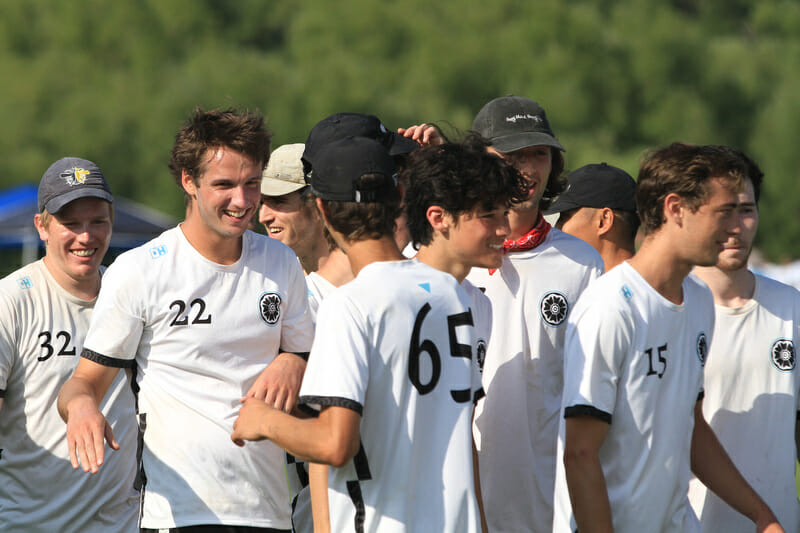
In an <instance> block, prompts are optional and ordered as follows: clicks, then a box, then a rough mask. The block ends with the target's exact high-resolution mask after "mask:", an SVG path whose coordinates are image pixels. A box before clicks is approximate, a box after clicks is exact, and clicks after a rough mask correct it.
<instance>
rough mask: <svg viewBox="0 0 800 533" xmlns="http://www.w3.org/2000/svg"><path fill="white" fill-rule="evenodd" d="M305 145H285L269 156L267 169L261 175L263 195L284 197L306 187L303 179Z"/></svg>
mask: <svg viewBox="0 0 800 533" xmlns="http://www.w3.org/2000/svg"><path fill="white" fill-rule="evenodd" d="M305 147H306V145H305V144H303V143H295V144H284V145H282V146H279V147H277V148H276V149H275V150H274V151H273V152H272V154H271V155H270V156H269V163H268V164H267V168H265V169H264V172H263V173H262V174H261V178H262V179H261V194H263V195H264V196H283V195H284V194H289V193H290V192H294V191H299V190H300V189H302V188H303V187H305V186H306V180H305V178H304V177H303V162H302V161H301V160H300V158H301V157H302V155H303V150H305Z"/></svg>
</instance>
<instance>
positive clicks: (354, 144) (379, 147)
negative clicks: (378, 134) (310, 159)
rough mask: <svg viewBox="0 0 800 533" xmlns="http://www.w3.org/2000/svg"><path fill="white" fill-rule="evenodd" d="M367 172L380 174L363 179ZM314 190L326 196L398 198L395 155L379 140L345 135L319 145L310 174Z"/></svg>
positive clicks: (337, 198) (352, 199)
mask: <svg viewBox="0 0 800 533" xmlns="http://www.w3.org/2000/svg"><path fill="white" fill-rule="evenodd" d="M366 174H373V175H376V176H377V179H375V180H369V181H368V182H366V183H364V182H363V181H362V180H361V178H362V177H363V176H364V175H366ZM308 179H309V184H310V185H311V190H312V192H313V193H314V195H315V196H317V197H319V198H322V199H323V200H334V201H338V202H376V203H383V202H389V201H393V200H397V199H399V191H398V189H397V172H396V170H395V166H394V161H393V160H392V156H391V155H389V152H388V150H387V149H386V147H385V146H384V145H383V144H381V143H379V142H378V141H375V140H372V139H368V138H366V137H345V138H344V139H340V140H338V141H335V142H331V143H328V144H326V145H325V146H323V147H321V148H320V151H319V153H318V154H316V156H315V158H314V170H313V171H312V172H311V175H310V176H309V177H308Z"/></svg>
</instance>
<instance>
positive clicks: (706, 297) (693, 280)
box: [683, 272, 714, 308]
mask: <svg viewBox="0 0 800 533" xmlns="http://www.w3.org/2000/svg"><path fill="white" fill-rule="evenodd" d="M683 288H684V291H686V292H687V295H686V298H687V299H692V300H699V301H700V302H701V303H702V304H703V305H708V306H710V307H712V308H713V306H714V295H713V294H712V293H711V289H709V288H708V285H706V282H705V281H703V280H702V279H700V277H699V276H697V275H696V274H695V273H694V272H691V273H690V274H689V275H688V276H686V279H685V280H684V281H683Z"/></svg>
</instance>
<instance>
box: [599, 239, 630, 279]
mask: <svg viewBox="0 0 800 533" xmlns="http://www.w3.org/2000/svg"><path fill="white" fill-rule="evenodd" d="M598 252H600V256H601V257H602V258H603V263H604V265H605V271H606V272H608V271H609V270H611V269H612V268H614V267H615V266H617V265H619V264H620V263H622V262H625V261H627V260H628V259H630V258H632V257H633V255H634V250H633V247H626V246H619V245H618V244H616V243H613V242H610V241H607V240H603V239H601V240H600V249H599V250H598Z"/></svg>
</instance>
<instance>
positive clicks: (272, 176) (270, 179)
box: [258, 143, 330, 274]
mask: <svg viewBox="0 0 800 533" xmlns="http://www.w3.org/2000/svg"><path fill="white" fill-rule="evenodd" d="M304 149H305V144H303V143H295V144H284V145H283V146H279V147H278V148H276V149H275V151H273V152H272V155H271V156H270V158H269V163H268V164H267V168H265V169H264V173H263V179H262V180H261V208H260V209H259V212H258V221H259V222H261V223H262V224H264V228H266V230H267V233H268V234H269V236H270V237H272V238H273V239H278V240H279V241H281V242H282V243H283V244H285V245H286V246H288V247H289V248H291V249H292V250H294V253H296V254H297V258H298V259H300V264H301V265H302V266H303V270H304V271H305V272H306V274H309V273H311V272H315V271H317V270H319V269H320V268H321V267H322V265H323V264H324V263H325V259H327V257H328V255H329V254H330V250H329V246H328V241H327V239H326V238H325V233H324V232H323V225H322V220H320V218H319V213H318V212H317V208H316V206H315V205H314V199H313V198H312V197H311V196H310V195H308V194H306V193H307V192H308V187H307V185H306V182H305V178H304V176H303V162H302V161H301V160H300V158H301V157H302V156H303V150H304Z"/></svg>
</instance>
